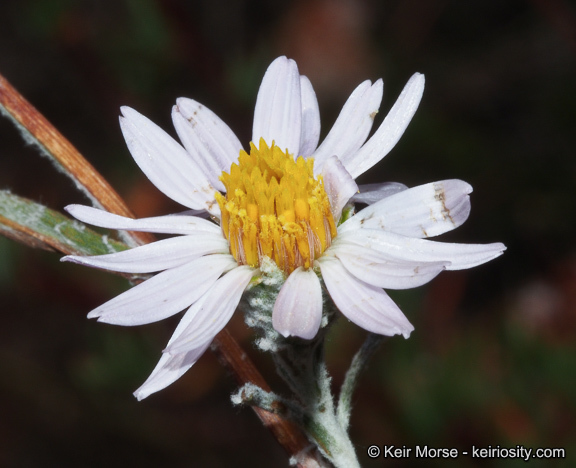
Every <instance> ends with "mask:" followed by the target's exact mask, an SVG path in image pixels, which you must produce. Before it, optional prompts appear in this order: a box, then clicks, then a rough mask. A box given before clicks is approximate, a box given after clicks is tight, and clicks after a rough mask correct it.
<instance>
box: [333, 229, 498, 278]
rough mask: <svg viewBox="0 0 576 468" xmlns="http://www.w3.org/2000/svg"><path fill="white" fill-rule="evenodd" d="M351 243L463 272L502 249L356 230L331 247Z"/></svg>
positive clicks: (340, 237) (484, 245) (486, 245)
mask: <svg viewBox="0 0 576 468" xmlns="http://www.w3.org/2000/svg"><path fill="white" fill-rule="evenodd" d="M339 242H351V243H355V244H358V245H362V246H364V247H369V248H371V249H374V250H377V251H379V252H383V253H384V254H386V255H390V256H391V257H392V258H397V259H398V260H407V261H415V262H450V264H449V265H447V266H446V269H447V270H463V269H466V268H472V267H475V266H477V265H481V264H483V263H486V262H488V261H490V260H492V259H494V258H496V257H499V256H500V255H502V253H503V252H504V250H506V247H505V246H504V244H502V243H500V242H496V243H493V244H453V243H449V242H434V241H431V240H425V239H416V238H413V237H406V236H401V235H399V234H395V233H392V232H387V231H381V230H378V229H357V230H351V231H348V232H344V233H339V234H338V237H336V238H335V239H334V242H333V244H332V245H333V246H334V245H337V244H338V243H339Z"/></svg>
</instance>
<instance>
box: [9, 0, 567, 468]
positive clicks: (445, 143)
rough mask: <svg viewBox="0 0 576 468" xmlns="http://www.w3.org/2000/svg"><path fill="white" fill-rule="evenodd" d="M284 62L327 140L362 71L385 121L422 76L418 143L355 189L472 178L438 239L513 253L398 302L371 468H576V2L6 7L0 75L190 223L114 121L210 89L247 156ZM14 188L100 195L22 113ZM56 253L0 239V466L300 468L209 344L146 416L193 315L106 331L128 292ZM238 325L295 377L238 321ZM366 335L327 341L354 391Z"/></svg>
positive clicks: (363, 429) (155, 113) (410, 138)
mask: <svg viewBox="0 0 576 468" xmlns="http://www.w3.org/2000/svg"><path fill="white" fill-rule="evenodd" d="M284 54H285V55H288V56H289V57H291V58H294V59H295V60H296V61H297V62H298V65H299V68H300V72H301V73H303V74H306V75H308V76H309V78H310V79H311V81H312V83H313V85H314V87H315V90H316V93H317V95H318V98H319V101H320V109H321V116H322V123H323V134H325V133H326V132H327V130H328V129H329V128H330V126H331V124H332V122H333V121H334V119H335V118H336V116H337V113H338V111H339V110H340V107H341V106H342V105H343V103H344V102H345V100H346V98H347V96H348V94H349V93H350V92H351V91H352V89H353V88H354V87H355V86H356V85H357V84H358V83H360V82H361V81H363V80H364V79H366V78H369V79H371V80H376V79H377V78H379V77H383V78H384V81H385V91H384V101H383V105H382V108H381V115H385V113H386V112H387V110H388V109H389V108H390V106H391V105H392V103H393V102H394V100H395V99H396V97H397V95H398V93H399V92H400V90H401V89H402V87H403V86H404V84H405V82H406V81H407V80H408V78H409V77H410V76H411V74H412V73H414V72H416V71H419V72H422V73H424V74H425V75H426V90H425V93H424V99H423V101H422V103H421V104H420V108H419V110H418V112H417V113H416V116H415V118H414V120H413V122H412V124H411V125H410V127H409V128H408V131H407V132H406V133H405V135H404V137H403V138H402V140H401V141H400V143H399V144H398V145H397V147H396V148H395V149H394V150H393V151H392V152H391V153H390V154H389V155H388V156H387V157H386V158H385V160H383V161H382V162H381V163H379V164H378V165H377V166H376V167H375V168H374V169H373V170H372V171H370V172H369V174H366V175H364V176H362V178H361V179H360V182H361V183H364V182H377V181H384V180H394V181H401V182H404V183H406V184H408V185H418V184H422V183H426V182H430V181H434V180H441V179H447V178H460V179H463V180H466V181H467V182H469V183H471V184H472V186H473V187H474V188H475V191H474V193H473V194H472V213H471V216H470V219H469V220H468V221H467V223H466V224H465V225H464V226H462V227H461V228H459V229H458V230H457V231H455V232H454V233H450V234H449V235H445V236H443V237H442V238H441V239H440V240H447V241H458V242H475V243H488V242H496V241H501V242H504V243H505V244H506V245H507V247H508V250H507V251H506V253H505V255H504V256H503V257H501V258H499V259H497V260H495V261H493V262H491V263H489V264H487V265H484V266H481V267H478V268H476V269H473V270H467V271H461V272H448V273H443V274H442V275H440V276H439V277H438V278H437V279H435V280H434V281H433V282H431V283H430V284H429V285H427V286H426V287H422V288H419V289H416V290H412V291H405V292H402V293H396V292H394V291H393V292H392V293H391V295H393V297H394V298H395V300H396V301H397V302H398V303H399V305H400V306H401V307H402V309H403V310H404V312H405V313H406V315H407V316H408V318H409V319H410V320H411V321H412V323H413V324H414V325H415V327H416V331H415V332H414V333H413V335H412V337H411V338H410V339H409V340H404V339H402V338H399V337H395V338H392V339H390V340H388V341H387V342H386V343H385V344H384V345H383V346H382V348H381V349H380V351H379V352H378V353H377V355H376V356H375V357H374V359H373V361H372V363H371V366H370V367H369V369H368V371H367V372H366V373H365V374H364V376H363V378H362V379H361V382H360V389H359V390H358V392H357V393H356V397H355V409H354V413H353V417H352V427H351V431H352V439H353V441H354V442H355V444H356V445H357V451H358V455H359V459H360V461H361V463H362V465H363V466H367V467H369V466H418V460H415V459H409V460H407V461H404V462H401V461H392V460H388V461H386V462H385V461H384V460H382V459H379V460H375V461H373V460H370V459H368V457H367V456H366V453H365V452H366V447H368V446H369V445H371V444H395V445H399V446H402V445H406V446H407V447H414V446H415V445H417V444H419V445H429V446H436V447H456V448H458V449H460V450H471V447H472V446H473V445H475V446H481V447H488V446H492V447H496V446H498V445H500V446H501V447H514V446H516V445H524V446H526V447H532V448H536V447H564V448H566V450H567V455H568V459H567V460H548V461H538V460H532V461H531V462H530V463H529V465H526V466H530V467H540V466H573V464H574V463H575V460H576V443H575V442H574V441H575V440H576V424H575V421H576V419H575V417H576V385H575V382H576V378H575V375H576V344H575V331H576V306H575V302H576V256H575V254H576V249H575V247H574V239H575V235H574V232H575V230H576V216H575V214H576V189H575V181H576V159H575V157H574V127H575V123H576V92H575V88H574V86H575V82H576V81H575V78H576V74H575V68H576V67H575V60H574V58H575V55H576V6H575V5H574V3H573V2H568V1H563V0H552V1H545V0H532V1H528V0H527V1H513V0H504V1H497V2H496V1H493V2H490V1H488V2H487V1H477V0H472V1H467V2H460V1H442V0H406V1H398V0H394V1H376V0H372V1H371V0H366V1H359V2H354V1H352V0H334V1H328V0H308V1H292V2H290V1H287V2H277V3H276V2H265V1H249V0H245V1H242V0H235V1H228V2H224V1H213V0H203V1H196V2H192V1H191V2H184V1H176V0H140V1H136V0H123V1H111V0H108V1H95V0H93V1H88V0H84V1H71V0H44V1H42V0H21V1H15V0H12V1H9V0H4V1H2V2H0V73H2V74H3V75H4V76H5V77H6V78H7V79H8V80H10V82H11V83H12V84H13V85H14V86H15V87H16V88H17V89H18V90H19V91H20V92H21V93H22V94H23V95H24V96H26V98H27V99H28V100H30V101H31V102H32V103H33V104H34V105H35V106H36V107H37V108H38V109H39V110H40V111H41V112H42V113H44V115H45V116H46V117H47V118H48V119H49V120H51V121H52V122H53V124H54V125H55V126H56V127H57V128H58V129H59V130H60V131H61V132H62V133H63V134H64V135H66V136H67V137H68V138H69V139H70V140H71V141H72V143H73V144H74V145H76V146H77V148H78V149H79V150H80V151H81V152H82V153H83V154H84V155H85V156H86V157H87V158H88V160H90V161H91V162H92V163H93V164H94V165H95V166H96V168H97V169H98V170H99V171H100V172H101V173H102V174H104V175H105V176H106V177H107V178H108V180H109V181H111V183H112V184H113V185H114V186H115V187H116V188H117V190H118V191H119V192H120V193H121V194H122V196H124V197H125V198H126V200H127V201H128V203H129V205H130V206H131V208H132V209H133V210H134V211H135V212H136V214H137V215H138V216H147V215H159V214H165V213H170V212H173V211H176V210H179V209H180V208H179V207H177V206H176V205H174V204H172V203H171V202H170V201H168V200H167V199H166V198H165V197H163V196H162V195H161V194H160V193H159V192H158V191H157V190H156V189H155V188H154V187H153V186H152V185H151V184H150V183H149V182H148V181H147V180H146V179H145V178H144V176H143V175H142V174H141V173H140V172H139V170H138V169H137V167H136V165H135V164H134V163H133V161H132V159H131V158H130V155H129V153H128V151H127V149H126V147H125V144H124V141H123V139H122V136H121V133H120V130H119V126H118V121H117V116H118V113H119V110H118V109H119V107H120V106H121V105H130V106H131V107H134V108H136V109H138V110H139V111H140V112H142V113H144V114H145V115H147V116H148V117H150V118H151V119H152V120H154V121H155V122H157V123H159V124H160V125H161V126H163V127H164V128H165V129H167V130H168V131H169V132H171V133H172V134H175V132H173V130H172V127H171V123H170V109H171V106H172V104H173V103H174V101H175V99H176V98H177V97H179V96H187V97H192V98H194V99H196V100H198V101H200V102H202V103H203V104H205V105H207V106H208V107H209V108H211V109H212V110H214V111H215V112H216V113H217V114H218V115H219V116H221V117H222V118H223V119H224V120H225V121H226V122H227V123H228V124H229V125H230V127H231V128H233V129H234V130H235V132H236V133H237V135H238V136H239V138H240V139H241V140H242V141H244V142H246V143H247V142H248V141H249V138H250V136H251V122H252V115H253V106H254V102H255V97H256V92H257V89H258V86H259V83H260V80H261V78H262V75H263V73H264V71H265V69H266V67H267V66H268V64H269V63H270V62H271V61H272V60H273V59H274V58H275V57H277V56H278V55H284ZM381 118H382V117H380V119H381ZM378 122H379V121H378ZM378 122H377V123H378ZM0 188H9V189H11V190H12V191H13V192H14V193H17V194H19V195H22V196H26V197H29V198H31V199H34V200H36V201H39V202H41V203H44V204H46V205H48V206H50V207H51V208H54V209H58V210H60V209H62V207H63V206H65V205H67V204H69V203H86V200H85V199H83V197H82V196H81V195H79V194H78V192H77V191H76V190H75V188H74V187H73V186H72V184H71V183H70V182H69V181H68V180H67V179H66V178H65V177H64V176H63V175H61V174H59V173H57V171H56V170H55V169H54V168H53V167H52V165H51V164H50V163H49V162H48V161H47V160H45V159H43V158H41V157H39V156H38V154H37V153H36V152H35V151H34V150H33V149H32V148H30V147H27V146H26V145H25V144H24V143H23V142H22V140H21V138H20V136H19V134H18V132H17V131H16V130H15V128H14V127H13V126H12V124H11V123H10V122H8V121H7V120H5V119H2V120H0ZM59 256H60V255H58V254H54V253H48V252H43V251H37V250H31V249H29V248H27V247H24V246H21V245H18V244H16V243H14V242H12V241H9V240H7V239H4V238H0V310H1V314H2V316H1V325H0V466H7V467H46V466H62V467H67V466H74V467H79V466H82V467H97V466H107V467H120V466H122V467H125V466H140V467H148V466H150V467H153V466H173V467H184V466H203V467H227V466H236V465H238V464H239V463H241V464H242V465H246V466H266V467H268V466H288V463H287V459H286V457H285V454H284V453H283V451H282V449H281V448H280V447H279V446H278V445H277V443H276V442H275V441H274V439H273V438H272V437H271V436H270V435H269V434H268V433H267V431H266V430H265V429H263V428H262V427H261V426H260V423H259V422H258V420H257V419H256V417H255V416H254V415H253V414H252V412H251V410H249V409H237V408H233V407H232V406H231V403H230V401H229V394H230V393H231V392H232V391H233V390H234V388H235V387H234V383H233V380H232V379H231V377H230V376H228V375H226V373H225V372H224V371H223V370H222V369H221V368H220V366H219V365H218V363H217V361H216V360H215V358H214V356H212V355H211V353H206V355H205V356H204V357H203V358H202V359H201V361H200V362H199V363H198V364H197V365H196V366H195V367H194V368H193V369H192V370H191V371H189V372H188V373H187V374H186V375H185V376H184V377H183V378H182V379H181V380H180V381H178V382H177V383H176V384H174V385H172V386H171V387H169V388H168V389H166V390H164V391H162V392H160V393H159V394H156V395H153V396H151V397H150V398H148V399H147V400H145V401H143V402H140V403H138V402H137V401H136V400H135V399H134V398H133V397H132V395H131V392H132V391H134V390H135V389H136V388H137V387H138V386H139V385H140V384H141V383H142V382H143V381H144V380H145V378H146V377H147V376H148V374H149V372H150V371H151V370H152V368H153V367H154V365H155V364H156V361H157V359H158V357H159V355H160V350H161V349H162V348H163V347H164V345H165V343H166V341H167V340H168V337H169V336H170V332H171V330H172V329H173V327H174V321H170V320H169V321H165V322H163V323H159V324H153V325H148V326H144V327H136V328H122V327H114V326H110V325H103V324H98V323H97V322H94V321H88V320H87V319H86V318H85V316H86V313H87V312H88V311H90V310H91V309H92V308H94V307H95V306H97V305H98V304H100V303H102V302H105V301H106V300H107V299H109V298H111V297H113V296H114V295H115V294H117V293H119V292H120V291H122V290H123V289H125V288H126V287H127V284H126V283H125V282H124V281H123V280H121V279H119V278H116V277H113V276H111V275H107V274H105V273H102V272H98V271H91V270H89V269H85V268H81V267H78V266H75V265H71V264H62V263H60V262H59ZM230 329H231V331H232V333H233V334H234V335H235V336H236V337H237V338H238V339H239V340H241V341H242V342H243V344H244V347H245V348H246V349H247V350H248V351H249V352H251V355H252V356H253V358H254V359H255V360H256V361H257V363H258V364H259V366H260V367H261V370H262V371H263V372H264V374H265V375H266V377H267V378H268V379H269V381H270V382H271V383H272V384H273V385H274V386H278V382H277V378H276V377H275V375H274V370H273V369H272V367H271V364H270V360H269V357H268V356H261V355H259V354H258V353H257V352H255V351H254V350H253V348H252V346H251V341H250V337H251V332H250V331H248V330H246V329H245V327H244V325H243V323H242V318H241V317H240V316H239V315H238V316H237V317H235V319H234V320H233V322H232V324H231V326H230ZM363 336H364V334H363V331H362V330H360V329H358V328H357V327H356V326H354V325H353V324H350V323H345V321H344V320H341V321H340V322H339V323H338V325H337V327H335V329H334V330H333V332H332V334H331V335H330V341H329V343H328V360H329V364H330V366H331V371H332V372H333V376H334V381H335V383H336V384H338V383H339V382H340V381H341V379H342V376H343V372H344V371H345V369H346V368H347V365H348V364H349V361H350V359H351V357H352V355H353V353H354V352H355V350H356V349H357V348H358V346H359V345H360V343H361V341H362V339H363ZM570 460H571V461H570ZM425 462H426V466H443V465H444V463H442V462H441V461H438V462H434V461H430V460H426V461H425ZM455 463H457V464H458V466H480V465H482V466H493V467H500V466H525V465H524V462H519V461H518V462H516V463H512V462H510V461H508V460H475V459H471V458H469V457H461V458H460V459H459V460H458V461H457V462H455ZM422 465H423V466H424V463H422ZM455 466H456V465H455Z"/></svg>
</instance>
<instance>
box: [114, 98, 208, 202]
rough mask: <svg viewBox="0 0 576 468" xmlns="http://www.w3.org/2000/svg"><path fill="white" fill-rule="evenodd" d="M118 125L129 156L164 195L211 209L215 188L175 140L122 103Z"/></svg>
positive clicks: (177, 200)
mask: <svg viewBox="0 0 576 468" xmlns="http://www.w3.org/2000/svg"><path fill="white" fill-rule="evenodd" d="M121 110H122V114H123V117H120V127H121V129H122V133H123V134H124V139H125V140H126V144H127V145H128V149H129V150H130V153H131V154H132V157H133V158H134V160H135V161H136V163H137V164H138V166H139V167H140V169H141V170H142V172H144V174H146V177H148V179H150V181H151V182H152V183H153V184H154V185H155V186H156V187H158V189H159V190H161V191H162V192H163V193H164V194H165V195H167V196H168V197H170V198H172V199H173V200H174V201H176V202H178V203H181V204H182V205H184V206H187V207H188V208H193V209H204V210H207V211H209V212H210V213H212V212H213V210H214V205H216V206H218V204H217V203H216V202H215V200H214V192H215V191H216V189H215V188H214V187H213V186H212V185H211V184H210V182H208V179H207V178H206V176H205V175H204V174H203V173H202V171H201V170H200V168H199V167H198V165H197V164H196V163H194V161H193V160H192V158H191V157H190V155H189V154H188V153H187V152H186V150H185V149H184V148H182V146H180V144H178V142H176V140H174V139H173V138H172V137H171V136H170V135H168V134H167V133H166V132H165V131H164V130H162V129H161V128H160V127H159V126H158V125H156V124H155V123H154V122H152V121H151V120H150V119H148V118H147V117H144V116H143V115H142V114H140V113H138V112H136V111H135V110H134V109H131V108H130V107H122V108H121Z"/></svg>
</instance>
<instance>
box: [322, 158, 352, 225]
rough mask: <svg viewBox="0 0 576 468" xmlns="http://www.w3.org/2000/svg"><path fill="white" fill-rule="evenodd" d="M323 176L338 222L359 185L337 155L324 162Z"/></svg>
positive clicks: (335, 218)
mask: <svg viewBox="0 0 576 468" xmlns="http://www.w3.org/2000/svg"><path fill="white" fill-rule="evenodd" d="M322 178H323V180H324V190H325V191H326V194H327V195H328V199H329V201H330V209H331V210H332V216H333V217H334V221H336V223H337V222H338V220H339V219H340V215H341V214H342V209H343V208H344V206H345V205H346V203H348V201H349V200H350V198H351V197H352V196H353V195H354V194H355V193H356V192H358V185H356V182H355V181H354V179H353V178H352V176H351V175H350V174H348V171H347V170H346V168H345V167H344V166H343V165H342V163H341V162H340V160H339V159H338V158H337V157H336V156H331V157H329V158H328V159H327V160H326V162H325V163H324V167H323V168H322Z"/></svg>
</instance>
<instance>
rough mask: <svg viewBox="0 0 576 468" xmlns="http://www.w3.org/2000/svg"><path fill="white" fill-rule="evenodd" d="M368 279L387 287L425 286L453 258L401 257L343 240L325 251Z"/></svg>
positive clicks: (358, 276) (354, 272) (365, 279)
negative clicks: (436, 260)
mask: <svg viewBox="0 0 576 468" xmlns="http://www.w3.org/2000/svg"><path fill="white" fill-rule="evenodd" d="M325 255H333V256H334V257H336V258H338V259H340V261H341V262H342V264H343V265H344V267H346V269H347V270H348V271H349V272H350V273H352V274H353V275H354V276H355V277H356V278H358V279H360V280H362V281H364V282H365V283H368V284H371V285H372V286H377V287H379V288H387V289H409V288H416V287H418V286H422V285H423V284H426V283H428V282H429V281H430V280H431V279H432V278H434V277H435V276H437V275H438V273H440V272H441V271H442V270H445V269H446V266H448V265H449V262H416V261H408V260H398V259H395V258H392V257H389V256H387V255H385V254H383V253H382V252H377V251H375V250H372V249H370V248H368V247H363V246H361V245H358V244H351V243H344V242H340V243H338V244H336V245H334V246H333V247H332V248H330V249H329V250H327V251H326V252H325Z"/></svg>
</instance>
